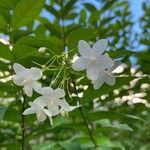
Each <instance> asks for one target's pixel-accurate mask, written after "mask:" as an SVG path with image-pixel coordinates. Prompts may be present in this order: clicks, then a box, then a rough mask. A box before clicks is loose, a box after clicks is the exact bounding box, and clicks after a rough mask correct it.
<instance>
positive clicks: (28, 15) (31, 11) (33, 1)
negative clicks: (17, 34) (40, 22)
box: [11, 0, 45, 28]
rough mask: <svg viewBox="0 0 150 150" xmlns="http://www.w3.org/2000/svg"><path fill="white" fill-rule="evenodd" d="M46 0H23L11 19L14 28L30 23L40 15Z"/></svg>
mask: <svg viewBox="0 0 150 150" xmlns="http://www.w3.org/2000/svg"><path fill="white" fill-rule="evenodd" d="M44 2H45V0H21V1H20V2H19V3H18V4H17V6H16V8H15V11H14V14H13V16H12V20H11V26H12V27H13V28H19V27H21V26H25V25H28V24H29V23H31V22H33V21H34V19H35V18H36V17H37V16H38V15H39V13H40V11H41V9H42V7H43V5H44Z"/></svg>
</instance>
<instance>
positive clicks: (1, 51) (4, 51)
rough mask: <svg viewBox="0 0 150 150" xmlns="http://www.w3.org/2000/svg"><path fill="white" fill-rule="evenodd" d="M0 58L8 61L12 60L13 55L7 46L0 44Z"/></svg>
mask: <svg viewBox="0 0 150 150" xmlns="http://www.w3.org/2000/svg"><path fill="white" fill-rule="evenodd" d="M0 57H1V58H4V59H8V60H12V58H13V55H12V52H11V51H10V49H9V47H8V46H7V45H4V44H3V43H1V42H0Z"/></svg>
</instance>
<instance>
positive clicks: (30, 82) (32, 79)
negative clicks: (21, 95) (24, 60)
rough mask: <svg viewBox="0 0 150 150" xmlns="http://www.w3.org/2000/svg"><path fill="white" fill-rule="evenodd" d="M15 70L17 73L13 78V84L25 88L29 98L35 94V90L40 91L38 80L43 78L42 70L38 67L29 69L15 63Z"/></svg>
mask: <svg viewBox="0 0 150 150" xmlns="http://www.w3.org/2000/svg"><path fill="white" fill-rule="evenodd" d="M13 69H14V71H15V73H16V75H14V77H13V82H14V83H15V84H16V85H18V86H23V90H24V92H25V94H26V95H27V96H29V97H31V96H32V94H33V89H34V90H35V91H37V92H38V91H39V89H40V85H39V84H38V82H37V80H39V79H40V78H41V77H42V70H41V69H39V68H36V67H32V68H31V69H27V68H25V67H23V66H22V65H20V64H18V63H15V64H14V65H13Z"/></svg>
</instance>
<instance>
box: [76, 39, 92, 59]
mask: <svg viewBox="0 0 150 150" xmlns="http://www.w3.org/2000/svg"><path fill="white" fill-rule="evenodd" d="M78 50H79V53H80V55H81V56H84V57H89V56H90V55H91V53H92V49H91V47H90V45H89V44H88V43H87V42H86V41H84V40H81V41H79V43H78Z"/></svg>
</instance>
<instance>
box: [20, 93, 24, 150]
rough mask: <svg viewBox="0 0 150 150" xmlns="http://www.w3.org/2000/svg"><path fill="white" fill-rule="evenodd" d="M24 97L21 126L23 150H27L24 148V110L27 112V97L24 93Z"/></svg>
mask: <svg viewBox="0 0 150 150" xmlns="http://www.w3.org/2000/svg"><path fill="white" fill-rule="evenodd" d="M22 96H23V102H22V110H21V113H22V120H21V121H22V124H21V129H22V135H21V136H22V141H21V149H22V150H24V149H25V148H24V146H25V145H24V139H25V135H24V134H25V128H24V127H25V126H24V115H23V112H24V110H25V95H24V94H23V92H22Z"/></svg>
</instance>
